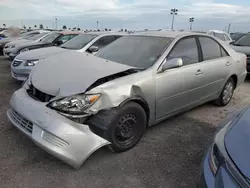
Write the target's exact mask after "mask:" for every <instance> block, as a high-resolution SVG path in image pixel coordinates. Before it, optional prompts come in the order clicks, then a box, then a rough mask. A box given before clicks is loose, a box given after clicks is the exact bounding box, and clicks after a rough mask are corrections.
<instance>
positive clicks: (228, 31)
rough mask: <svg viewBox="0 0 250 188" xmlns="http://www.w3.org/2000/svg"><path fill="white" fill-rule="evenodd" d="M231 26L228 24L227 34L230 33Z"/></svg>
mask: <svg viewBox="0 0 250 188" xmlns="http://www.w3.org/2000/svg"><path fill="white" fill-rule="evenodd" d="M230 29H231V24H228V28H227V33H230Z"/></svg>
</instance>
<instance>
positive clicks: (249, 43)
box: [231, 33, 250, 73]
mask: <svg viewBox="0 0 250 188" xmlns="http://www.w3.org/2000/svg"><path fill="white" fill-rule="evenodd" d="M231 47H232V48H233V49H234V50H235V51H236V52H240V53H244V54H246V56H247V65H246V67H247V72H248V73H249V72H250V33H246V34H245V35H244V36H242V37H241V38H239V39H238V40H237V41H235V42H233V43H231Z"/></svg>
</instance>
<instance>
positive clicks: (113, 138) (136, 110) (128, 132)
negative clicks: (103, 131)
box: [107, 102, 147, 152]
mask: <svg viewBox="0 0 250 188" xmlns="http://www.w3.org/2000/svg"><path fill="white" fill-rule="evenodd" d="M146 123H147V116H146V113H145V111H144V109H143V108H142V107H141V106H140V105H139V104H137V103H135V102H129V103H127V104H125V105H124V106H122V107H120V108H118V109H117V111H116V114H115V116H114V117H113V119H112V120H111V124H110V126H109V129H108V131H107V137H108V140H109V141H110V142H111V145H109V146H108V148H109V149H110V150H111V151H113V152H123V151H126V150H128V149H130V148H132V147H134V146H135V145H136V144H137V143H138V142H139V140H140V139H141V137H142V135H143V133H144V131H145V129H146Z"/></svg>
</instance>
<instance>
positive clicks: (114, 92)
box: [87, 69, 155, 125]
mask: <svg viewBox="0 0 250 188" xmlns="http://www.w3.org/2000/svg"><path fill="white" fill-rule="evenodd" d="M90 93H101V94H102V96H101V99H100V100H98V101H97V102H96V103H95V104H94V105H93V106H92V107H91V108H90V109H89V113H92V114H93V113H97V112H98V111H99V110H103V109H110V108H115V107H118V106H120V105H122V104H123V103H126V102H127V101H130V100H136V99H139V98H140V99H142V100H143V101H145V102H146V104H147V106H148V108H149V110H150V114H149V116H150V117H149V122H148V124H149V125H151V124H153V123H154V120H155V79H154V78H153V74H152V69H148V70H146V71H142V72H138V73H134V74H131V75H128V76H125V77H121V78H117V79H115V80H112V81H110V82H107V83H104V84H102V85H100V86H98V87H96V88H94V89H92V90H90V91H89V92H87V94H90Z"/></svg>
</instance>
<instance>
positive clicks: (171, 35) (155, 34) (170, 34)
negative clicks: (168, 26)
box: [130, 31, 202, 38]
mask: <svg viewBox="0 0 250 188" xmlns="http://www.w3.org/2000/svg"><path fill="white" fill-rule="evenodd" d="M195 34H198V33H195V32H185V31H152V32H151V31H148V32H140V33H133V34H130V35H133V36H152V37H167V38H176V37H179V36H189V35H195ZM199 35H202V34H201V33H199Z"/></svg>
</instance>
